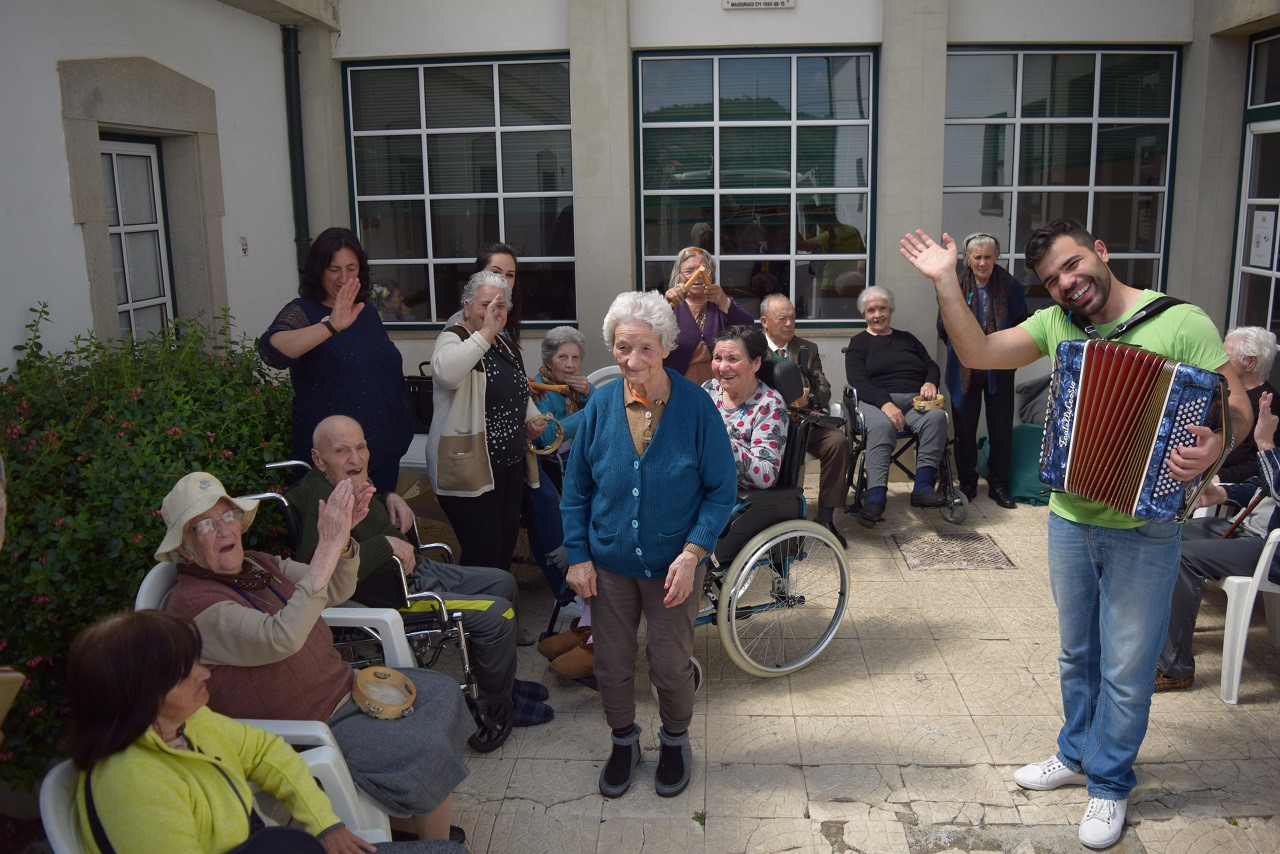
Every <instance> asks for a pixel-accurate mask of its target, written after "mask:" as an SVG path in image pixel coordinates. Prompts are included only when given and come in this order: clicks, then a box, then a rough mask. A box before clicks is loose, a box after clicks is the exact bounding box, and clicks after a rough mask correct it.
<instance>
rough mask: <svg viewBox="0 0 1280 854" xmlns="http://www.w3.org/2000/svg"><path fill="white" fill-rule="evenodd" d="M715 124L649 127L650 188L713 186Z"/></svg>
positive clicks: (645, 136) (647, 166)
mask: <svg viewBox="0 0 1280 854" xmlns="http://www.w3.org/2000/svg"><path fill="white" fill-rule="evenodd" d="M713 133H715V131H714V130H712V129H711V128H645V129H644V130H643V131H642V139H643V141H644V166H643V169H644V188H645V189H646V190H666V189H673V188H679V189H685V190H687V189H699V190H701V189H704V188H710V187H711V158H712V134H713Z"/></svg>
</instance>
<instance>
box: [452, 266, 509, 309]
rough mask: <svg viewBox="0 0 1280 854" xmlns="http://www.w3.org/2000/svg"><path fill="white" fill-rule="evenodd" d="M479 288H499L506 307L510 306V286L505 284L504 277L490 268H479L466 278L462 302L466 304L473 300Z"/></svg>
mask: <svg viewBox="0 0 1280 854" xmlns="http://www.w3.org/2000/svg"><path fill="white" fill-rule="evenodd" d="M481 288H501V289H502V295H503V296H504V297H506V300H507V308H510V307H511V286H510V285H509V284H507V280H506V279H504V278H503V277H502V276H500V275H498V274H497V273H495V272H493V271H492V270H481V271H480V272H478V273H472V274H471V278H470V279H467V286H466V287H465V288H463V289H462V304H463V305H464V306H467V305H471V304H472V303H473V302H475V301H476V294H478V293H480V289H481Z"/></svg>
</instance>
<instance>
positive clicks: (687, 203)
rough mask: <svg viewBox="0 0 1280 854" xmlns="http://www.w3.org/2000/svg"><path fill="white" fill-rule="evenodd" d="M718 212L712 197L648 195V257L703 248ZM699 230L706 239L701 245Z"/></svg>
mask: <svg viewBox="0 0 1280 854" xmlns="http://www.w3.org/2000/svg"><path fill="white" fill-rule="evenodd" d="M714 219H715V213H714V212H713V210H712V207H711V197H710V196H645V199H644V254H646V255H670V256H672V258H673V259H674V258H675V256H676V254H677V253H678V252H679V251H680V250H681V249H683V248H684V247H686V246H695V245H696V246H703V245H705V240H706V237H705V235H706V230H707V229H708V228H711V226H712V222H713V221H714ZM695 230H696V232H697V234H698V235H699V236H702V237H703V241H704V243H699V242H698V240H697V239H695V237H694V233H695Z"/></svg>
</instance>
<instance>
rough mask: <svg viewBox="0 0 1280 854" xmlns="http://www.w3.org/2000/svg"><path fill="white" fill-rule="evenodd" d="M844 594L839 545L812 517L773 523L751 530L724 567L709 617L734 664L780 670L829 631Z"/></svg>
mask: <svg viewBox="0 0 1280 854" xmlns="http://www.w3.org/2000/svg"><path fill="white" fill-rule="evenodd" d="M848 600H849V568H848V565H847V563H846V562H845V553H844V549H842V548H840V544H839V543H837V542H836V540H835V537H833V536H832V535H831V532H829V531H828V530H827V529H826V528H823V527H821V526H819V525H816V524H814V523H813V522H808V521H803V520H797V521H794V522H780V523H778V524H776V525H774V526H773V527H770V528H767V529H765V530H764V531H762V532H761V533H759V534H757V535H756V536H754V537H752V538H751V540H750V542H748V543H747V545H746V547H744V548H743V550H742V552H741V553H740V554H739V555H738V556H737V557H736V558H734V560H733V564H732V565H731V566H730V567H729V569H728V571H727V572H725V576H724V581H723V582H722V583H721V585H720V597H719V605H718V607H717V614H716V623H717V625H718V626H719V627H720V629H719V630H720V640H721V642H722V643H723V644H724V649H725V652H726V653H727V654H728V656H729V658H730V659H731V660H732V661H733V663H734V664H736V665H738V667H740V668H742V670H744V671H746V672H747V673H750V674H752V675H754V676H765V677H769V676H782V675H784V674H786V673H793V672H795V671H797V670H799V669H800V668H802V667H804V666H805V665H807V664H809V663H810V662H811V661H813V660H814V659H815V658H817V656H818V654H819V653H821V652H822V650H823V649H825V648H826V646H827V644H829V643H830V642H831V639H832V638H833V637H835V633H836V629H837V628H839V626H840V618H841V617H842V616H843V615H844V610H845V606H846V605H847V604H848Z"/></svg>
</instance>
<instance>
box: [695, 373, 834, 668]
mask: <svg viewBox="0 0 1280 854" xmlns="http://www.w3.org/2000/svg"><path fill="white" fill-rule="evenodd" d="M759 378H760V379H761V380H762V381H763V382H764V383H765V384H766V385H769V386H772V387H773V388H774V389H775V390H776V391H777V392H778V393H779V394H781V395H782V398H783V400H787V401H793V400H796V399H797V398H799V397H800V396H801V394H802V392H803V388H804V383H803V379H802V377H801V371H800V368H799V366H798V365H796V364H795V363H794V362H789V361H782V360H777V359H765V360H764V361H763V362H762V363H761V366H760V371H759ZM791 414H792V416H793V417H792V418H791V419H790V420H789V423H788V426H787V445H786V450H785V451H784V452H783V457H782V466H781V469H780V471H779V473H778V480H777V483H776V485H774V486H773V487H771V488H769V489H739V491H738V501H737V504H736V505H735V507H734V508H733V512H732V514H731V515H730V517H729V523H728V525H726V526H725V529H724V531H723V532H722V533H721V535H720V539H719V541H718V542H717V543H716V547H715V550H714V551H713V552H712V554H711V556H710V558H709V561H710V566H709V567H708V570H707V575H706V581H705V582H704V585H703V591H702V592H703V596H704V597H705V598H706V602H705V603H704V604H703V606H702V608H701V609H700V611H699V613H698V617H697V619H696V620H695V623H694V624H695V625H705V624H707V623H712V624H714V625H715V626H716V627H717V631H718V633H719V636H720V641H721V643H722V644H723V646H724V649H725V653H726V654H727V655H728V656H729V659H730V660H731V661H733V663H734V664H736V665H737V666H738V667H739V668H740V669H742V670H743V671H745V672H747V673H750V674H752V675H753V676H761V677H766V678H767V677H776V676H784V675H786V674H788V673H794V672H795V671H797V670H800V669H801V668H803V667H805V666H806V665H808V664H810V663H811V662H812V661H813V660H814V659H815V658H817V657H818V655H819V654H821V653H822V651H823V650H824V649H826V647H827V645H828V644H829V643H831V640H832V638H834V637H835V634H836V630H837V629H838V628H839V626H840V620H841V618H842V617H843V616H844V612H845V608H846V607H847V606H848V602H849V567H848V562H847V559H846V556H845V552H844V549H842V548H841V547H840V544H839V543H838V542H837V541H836V539H835V537H833V536H832V535H831V532H830V531H828V530H827V529H826V528H823V527H822V526H820V525H817V524H815V523H813V522H810V521H808V520H807V519H806V518H805V510H806V507H805V499H804V484H803V475H804V464H805V446H806V443H807V439H808V435H809V430H810V429H811V428H812V427H813V426H814V425H815V424H820V423H822V424H829V426H835V427H837V428H842V427H843V424H842V423H841V422H839V421H837V420H836V419H833V418H831V416H829V415H826V414H825V413H822V412H818V411H812V412H808V413H801V412H800V411H799V410H792V413H791ZM697 669H698V667H697V663H696V662H695V671H696V670H697Z"/></svg>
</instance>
